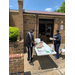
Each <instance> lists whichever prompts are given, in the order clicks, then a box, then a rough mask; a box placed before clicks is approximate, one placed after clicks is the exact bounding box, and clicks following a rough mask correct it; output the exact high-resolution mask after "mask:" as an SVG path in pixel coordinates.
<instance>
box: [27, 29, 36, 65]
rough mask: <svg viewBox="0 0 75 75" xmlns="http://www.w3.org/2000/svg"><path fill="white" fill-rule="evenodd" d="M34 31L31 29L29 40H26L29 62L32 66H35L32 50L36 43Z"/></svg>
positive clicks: (28, 34)
mask: <svg viewBox="0 0 75 75" xmlns="http://www.w3.org/2000/svg"><path fill="white" fill-rule="evenodd" d="M33 34H34V29H30V31H29V32H28V33H27V39H26V46H27V48H28V58H27V60H28V61H29V64H30V65H34V64H33V63H32V59H33V58H32V49H33V46H34V45H35V43H34V36H33Z"/></svg>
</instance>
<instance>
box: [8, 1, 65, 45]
mask: <svg viewBox="0 0 75 75" xmlns="http://www.w3.org/2000/svg"><path fill="white" fill-rule="evenodd" d="M18 5H19V10H9V26H16V27H18V28H19V30H20V36H19V38H21V39H24V45H25V42H26V34H27V32H28V31H29V30H30V29H32V28H33V29H34V30H35V31H34V38H38V37H40V38H41V40H43V41H45V42H46V43H53V41H50V40H49V37H53V36H54V33H55V30H57V29H58V30H59V31H60V35H61V44H65V13H58V12H46V11H34V10H23V0H18Z"/></svg>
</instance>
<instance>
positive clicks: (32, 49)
mask: <svg viewBox="0 0 75 75" xmlns="http://www.w3.org/2000/svg"><path fill="white" fill-rule="evenodd" d="M32 53H33V47H31V57H32Z"/></svg>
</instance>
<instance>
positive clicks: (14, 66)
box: [9, 54, 24, 75]
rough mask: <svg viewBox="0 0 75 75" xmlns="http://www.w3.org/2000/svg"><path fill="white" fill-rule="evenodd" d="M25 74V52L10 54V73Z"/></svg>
mask: <svg viewBox="0 0 75 75" xmlns="http://www.w3.org/2000/svg"><path fill="white" fill-rule="evenodd" d="M16 73H20V74H19V75H24V54H10V55H9V75H16Z"/></svg>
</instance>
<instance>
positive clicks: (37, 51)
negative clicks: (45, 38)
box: [35, 42, 56, 69]
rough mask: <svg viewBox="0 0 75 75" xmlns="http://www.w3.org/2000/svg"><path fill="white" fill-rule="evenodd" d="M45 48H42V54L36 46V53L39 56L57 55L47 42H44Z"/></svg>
mask: <svg viewBox="0 0 75 75" xmlns="http://www.w3.org/2000/svg"><path fill="white" fill-rule="evenodd" d="M43 46H44V47H42V49H43V51H41V52H39V49H37V48H36V46H35V51H36V54H37V56H44V55H51V54H56V52H55V51H54V50H51V48H50V47H49V46H48V45H47V44H46V43H45V42H43ZM46 51H48V52H49V53H47V52H46ZM42 64H43V63H42ZM42 64H41V65H42ZM41 65H40V66H39V67H38V68H39V69H40V68H41Z"/></svg>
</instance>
